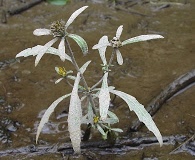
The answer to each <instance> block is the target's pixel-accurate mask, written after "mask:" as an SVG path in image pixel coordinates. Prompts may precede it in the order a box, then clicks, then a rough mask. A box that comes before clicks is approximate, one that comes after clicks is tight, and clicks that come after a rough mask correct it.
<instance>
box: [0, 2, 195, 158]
mask: <svg viewBox="0 0 195 160" xmlns="http://www.w3.org/2000/svg"><path fill="white" fill-rule="evenodd" d="M99 2H102V1H99ZM119 2H120V1H119ZM125 2H128V1H125ZM135 2H137V3H134V5H130V4H132V3H125V4H124V3H119V4H116V6H113V5H109V4H108V3H106V2H103V3H95V2H93V3H92V2H89V1H86V2H84V1H80V2H75V1H72V2H71V3H69V4H67V5H66V6H53V5H49V4H47V3H46V2H43V3H41V4H39V5H36V6H34V7H33V8H31V9H28V10H27V11H25V12H23V13H21V14H17V15H13V16H8V18H7V23H6V24H4V23H1V24H0V33H1V34H0V107H1V108H0V141H1V142H0V143H1V146H0V150H1V151H3V150H8V149H14V148H19V147H24V146H28V145H34V144H35V132H36V127H37V124H38V123H39V121H40V117H41V115H42V114H43V112H44V110H45V109H46V108H47V107H48V106H49V105H50V104H51V103H52V102H53V101H54V100H55V99H57V98H58V97H60V96H61V95H64V94H66V93H69V92H70V91H71V88H70V87H69V86H67V85H66V84H63V82H61V83H59V84H57V85H55V84H54V82H55V80H56V79H58V78H59V77H58V75H57V74H56V73H55V70H54V67H55V66H65V67H66V68H67V70H68V69H73V68H72V66H71V64H70V63H69V62H67V61H66V62H65V63H63V62H61V61H60V59H59V58H58V57H55V56H52V55H45V56H44V57H43V59H42V60H41V62H40V63H39V65H38V66H37V67H36V68H35V67H34V59H35V58H34V57H29V58H20V60H19V61H20V62H18V61H16V60H15V55H16V54H17V53H19V52H20V51H22V50H24V49H26V48H29V47H33V46H35V45H38V44H42V45H43V44H45V43H46V42H48V40H50V39H51V38H52V37H48V36H46V37H35V36H33V34H32V32H33V30H34V29H36V28H47V27H49V25H50V24H51V22H53V21H55V20H59V19H64V20H66V19H67V18H68V17H69V16H70V14H71V13H72V12H74V11H75V10H76V9H78V8H79V7H81V6H83V5H89V8H88V9H87V10H86V11H85V12H83V13H82V14H81V15H80V17H78V18H77V19H76V21H75V22H74V23H73V24H72V25H71V26H70V28H69V32H70V33H76V34H78V35H80V36H82V37H83V38H84V39H85V40H86V41H87V42H88V45H89V48H90V50H89V52H90V53H89V55H87V56H85V57H84V56H83V55H82V53H81V52H80V49H79V47H78V46H77V45H76V44H75V42H73V41H71V45H72V48H73V51H74V52H75V55H76V59H77V60H78V63H79V65H80V66H81V65H82V64H83V63H84V62H86V61H87V60H89V59H90V60H92V63H91V65H90V66H89V68H88V71H86V73H85V76H86V77H87V81H88V83H89V85H93V84H94V83H95V82H97V81H98V80H99V78H100V77H101V74H102V71H101V67H100V65H99V64H100V63H101V61H100V58H99V56H98V53H97V51H94V50H92V49H91V48H92V46H93V45H94V44H96V43H97V42H98V40H99V38H100V37H102V36H103V35H108V37H109V39H111V38H112V37H113V36H114V35H115V32H116V29H117V28H118V26H119V25H124V30H123V33H122V36H121V40H125V39H127V38H130V37H134V36H138V35H141V34H161V35H163V36H164V37H165V38H164V39H160V40H153V41H148V42H140V43H136V44H132V45H127V46H125V47H123V48H121V52H122V54H123V58H124V65H123V66H118V65H117V64H116V62H114V65H115V67H113V69H112V72H111V73H110V78H109V83H110V84H112V85H113V86H115V87H116V88H117V89H118V90H121V91H124V92H126V93H129V94H131V95H133V96H134V97H136V98H137V99H138V101H139V102H140V103H142V104H144V105H147V104H148V103H149V102H150V101H151V100H152V99H153V98H154V97H155V96H157V95H158V94H159V93H160V92H161V91H162V90H163V89H164V88H165V87H166V86H167V85H168V84H170V83H171V82H172V81H174V80H175V79H177V78H178V77H179V76H180V75H182V74H184V73H187V72H188V71H190V70H192V69H194V68H195V63H194V62H195V55H194V51H195V40H194V35H195V30H194V28H195V20H194V15H195V2H194V1H193V0H188V1H187V3H186V4H184V5H174V4H172V5H169V6H167V7H165V8H164V6H163V5H165V4H158V5H157V4H155V5H154V4H151V3H147V1H139V2H138V1H135ZM141 2H142V3H141ZM172 2H173V1H172ZM175 2H183V1H176V0H175ZM10 3H11V2H10ZM10 3H9V0H8V1H7V6H6V7H7V8H9V7H11V5H13V4H10ZM12 3H13V1H12ZM20 3H21V2H20ZM14 4H16V2H15V3H14ZM138 13H139V14H138ZM109 51H110V50H108V53H107V56H108V57H109V55H110V54H109ZM62 86H63V87H62ZM194 94H195V87H194V85H191V86H190V87H189V88H188V89H187V90H185V91H183V92H181V93H180V94H178V95H176V96H175V97H174V98H172V99H170V100H169V101H167V102H166V104H164V105H163V106H162V108H161V109H160V110H159V111H158V112H157V113H156V114H155V116H154V121H155V123H156V124H157V126H158V128H159V130H160V131H161V134H162V135H163V136H172V135H184V136H185V137H186V140H187V139H188V138H190V137H192V136H193V134H194V131H195V123H194V122H195V99H194ZM68 104H69V102H68V101H64V102H62V103H61V104H59V106H58V108H57V109H56V111H55V113H54V114H53V115H52V117H51V120H50V122H49V123H48V124H47V125H46V126H45V127H44V130H43V132H42V134H41V135H40V140H39V145H48V146H49V145H51V144H55V143H65V142H66V143H67V142H69V134H68V131H67V122H66V119H67V114H63V115H62V112H63V111H64V110H65V111H68ZM115 105H116V107H114V108H113V109H112V110H113V112H114V113H116V114H117V115H118V116H119V118H120V122H119V124H118V126H120V127H122V129H123V130H124V131H127V130H128V129H129V127H130V126H131V125H132V124H131V122H132V121H133V120H135V118H136V116H135V114H134V113H132V112H129V109H128V107H127V106H126V104H125V103H121V100H120V99H116V101H115ZM125 134H126V132H125V133H123V135H125ZM140 135H142V136H153V135H152V133H150V132H149V131H148V130H147V129H146V128H145V127H143V128H142V129H141V130H140V131H139V133H134V134H133V135H132V136H134V137H136V136H140ZM91 140H97V141H98V140H100V136H92V138H91ZM192 142H194V140H193V141H192ZM181 143H182V142H178V143H175V144H166V145H164V146H163V147H161V148H160V147H159V145H158V144H156V145H151V146H148V147H137V148H136V149H135V148H133V149H130V150H128V151H125V152H123V153H121V154H104V153H103V152H97V157H98V158H99V159H105V158H107V159H116V160H118V159H123V160H125V159H135V160H137V159H145V160H146V159H159V160H167V159H172V160H180V159H182V160H183V159H185V160H192V159H193V158H194V157H193V154H194V150H193V149H192V151H191V152H190V151H189V150H185V149H183V150H181V152H177V153H176V154H169V153H170V152H171V151H173V150H174V149H175V148H177V147H178V146H179V145H180V144H181ZM94 152H95V151H94ZM102 155H104V156H103V157H102ZM65 158H66V156H65V157H64V159H65ZM69 158H70V159H74V158H79V159H85V157H82V156H80V157H69ZM0 159H63V156H62V155H61V154H58V153H56V154H44V155H41V156H33V157H31V155H17V154H16V155H14V158H13V155H10V156H5V157H1V158H0Z"/></svg>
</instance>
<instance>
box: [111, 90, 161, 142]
mask: <svg viewBox="0 0 195 160" xmlns="http://www.w3.org/2000/svg"><path fill="white" fill-rule="evenodd" d="M110 92H111V93H113V94H116V95H117V96H119V97H121V98H122V99H123V100H124V101H125V102H126V103H127V104H128V106H129V109H130V110H133V111H134V112H135V114H136V115H137V116H138V118H139V120H140V121H141V122H143V123H144V124H145V125H146V127H147V128H148V129H149V130H150V131H152V132H153V133H154V135H155V136H156V138H157V140H158V142H159V143H160V146H162V145H163V140H162V135H161V133H160V131H159V130H158V128H157V126H156V124H155V123H154V121H153V120H152V117H151V115H150V114H149V113H148V112H147V111H146V109H145V108H144V106H143V105H142V104H140V103H139V102H138V101H137V100H136V99H135V97H133V96H131V95H128V94H126V93H124V92H121V91H117V90H111V91H110Z"/></svg>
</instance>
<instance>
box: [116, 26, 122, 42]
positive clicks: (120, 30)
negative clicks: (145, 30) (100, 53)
mask: <svg viewBox="0 0 195 160" xmlns="http://www.w3.org/2000/svg"><path fill="white" fill-rule="evenodd" d="M122 31H123V25H121V26H119V27H118V29H117V31H116V38H118V39H120V36H121V34H122Z"/></svg>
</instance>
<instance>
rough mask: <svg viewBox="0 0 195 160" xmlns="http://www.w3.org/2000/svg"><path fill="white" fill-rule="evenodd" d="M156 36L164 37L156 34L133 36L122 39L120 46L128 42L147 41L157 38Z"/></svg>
mask: <svg viewBox="0 0 195 160" xmlns="http://www.w3.org/2000/svg"><path fill="white" fill-rule="evenodd" d="M158 38H164V37H163V36H161V35H158V34H148V35H141V36H137V37H133V38H130V39H127V40H125V41H123V42H122V46H124V45H126V44H129V43H136V42H141V41H147V40H151V39H158Z"/></svg>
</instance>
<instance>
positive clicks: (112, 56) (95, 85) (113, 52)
mask: <svg viewBox="0 0 195 160" xmlns="http://www.w3.org/2000/svg"><path fill="white" fill-rule="evenodd" d="M115 53H116V51H115V49H113V51H112V54H111V57H110V60H109V63H108V67H109V66H111V65H112V61H113V59H114V55H115ZM108 69H109V68H108ZM102 80H103V76H102V78H101V79H100V80H99V81H98V82H97V83H96V84H94V85H93V86H92V87H91V90H93V89H94V88H96V87H97V86H98V85H99V84H100V83H101V82H102Z"/></svg>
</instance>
